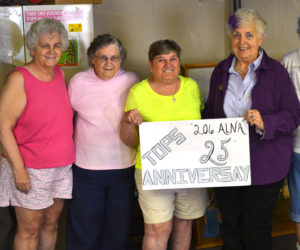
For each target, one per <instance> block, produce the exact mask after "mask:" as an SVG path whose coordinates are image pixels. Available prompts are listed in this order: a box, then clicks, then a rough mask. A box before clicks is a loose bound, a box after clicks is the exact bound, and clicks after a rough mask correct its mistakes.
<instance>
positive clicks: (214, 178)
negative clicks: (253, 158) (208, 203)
mask: <svg viewBox="0 0 300 250" xmlns="http://www.w3.org/2000/svg"><path fill="white" fill-rule="evenodd" d="M139 133H140V147H141V158H142V175H143V189H144V190H155V189H171V188H194V187H221V186H246V185H250V184H251V173H250V152H249V131H248V124H247V122H246V121H244V120H243V119H242V118H228V119H209V120H191V121H172V122H144V123H142V124H141V125H140V127H139Z"/></svg>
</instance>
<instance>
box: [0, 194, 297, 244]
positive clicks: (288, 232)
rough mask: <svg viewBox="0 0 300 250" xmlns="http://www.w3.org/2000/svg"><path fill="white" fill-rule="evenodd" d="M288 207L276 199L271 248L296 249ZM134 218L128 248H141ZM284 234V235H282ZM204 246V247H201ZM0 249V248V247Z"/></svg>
mask: <svg viewBox="0 0 300 250" xmlns="http://www.w3.org/2000/svg"><path fill="white" fill-rule="evenodd" d="M288 207H289V200H283V199H278V202H277V206H276V209H275V212H274V223H273V250H296V236H295V234H294V226H293V223H292V222H291V221H290V219H289V218H288ZM135 218H136V219H135V220H134V221H133V228H132V236H131V239H130V240H131V242H130V248H129V249H128V250H142V248H141V241H142V237H143V222H142V214H141V211H140V210H139V209H137V210H136V212H135ZM65 219H66V208H65V209H64V211H63V214H62V216H61V218H60V227H59V237H58V242H57V247H56V250H64V249H65V237H64V235H65ZM282 235H284V236H282ZM196 242H197V241H195V240H194V242H193V243H192V246H191V248H190V250H221V247H220V246H217V247H209V246H212V245H214V246H216V244H220V240H218V238H208V239H203V238H201V242H203V243H204V245H203V244H202V246H199V245H197V244H195V243H196ZM202 247H206V248H202ZM0 250H1V249H0Z"/></svg>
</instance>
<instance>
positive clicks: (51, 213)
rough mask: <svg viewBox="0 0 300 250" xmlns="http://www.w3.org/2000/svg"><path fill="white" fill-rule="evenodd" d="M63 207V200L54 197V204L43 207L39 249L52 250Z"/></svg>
mask: <svg viewBox="0 0 300 250" xmlns="http://www.w3.org/2000/svg"><path fill="white" fill-rule="evenodd" d="M63 207H64V200H62V199H54V204H53V205H52V206H51V207H48V208H46V209H45V217H44V221H43V224H42V226H41V230H40V237H39V250H54V249H55V244H56V239H57V228H58V219H59V216H60V214H61V211H62V209H63Z"/></svg>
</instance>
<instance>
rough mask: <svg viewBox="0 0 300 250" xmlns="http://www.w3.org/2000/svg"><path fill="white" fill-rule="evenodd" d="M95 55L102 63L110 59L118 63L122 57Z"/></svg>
mask: <svg viewBox="0 0 300 250" xmlns="http://www.w3.org/2000/svg"><path fill="white" fill-rule="evenodd" d="M95 57H96V59H97V60H99V61H100V62H101V63H104V62H108V60H110V61H111V62H113V63H116V62H118V61H120V59H121V57H120V56H111V57H110V58H108V57H107V56H105V55H102V56H95Z"/></svg>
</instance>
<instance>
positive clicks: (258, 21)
mask: <svg viewBox="0 0 300 250" xmlns="http://www.w3.org/2000/svg"><path fill="white" fill-rule="evenodd" d="M248 24H254V26H255V27H256V29H257V31H258V33H259V35H260V36H261V35H263V34H264V33H265V32H266V30H267V22H266V21H265V20H264V19H263V17H262V16H261V15H260V14H259V13H258V12H257V11H256V10H254V9H248V8H241V9H238V10H237V11H236V12H235V13H234V14H232V15H231V16H230V17H229V19H228V22H227V33H228V34H229V35H230V34H231V33H232V32H233V31H234V30H235V29H236V28H238V27H241V26H244V25H248Z"/></svg>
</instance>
